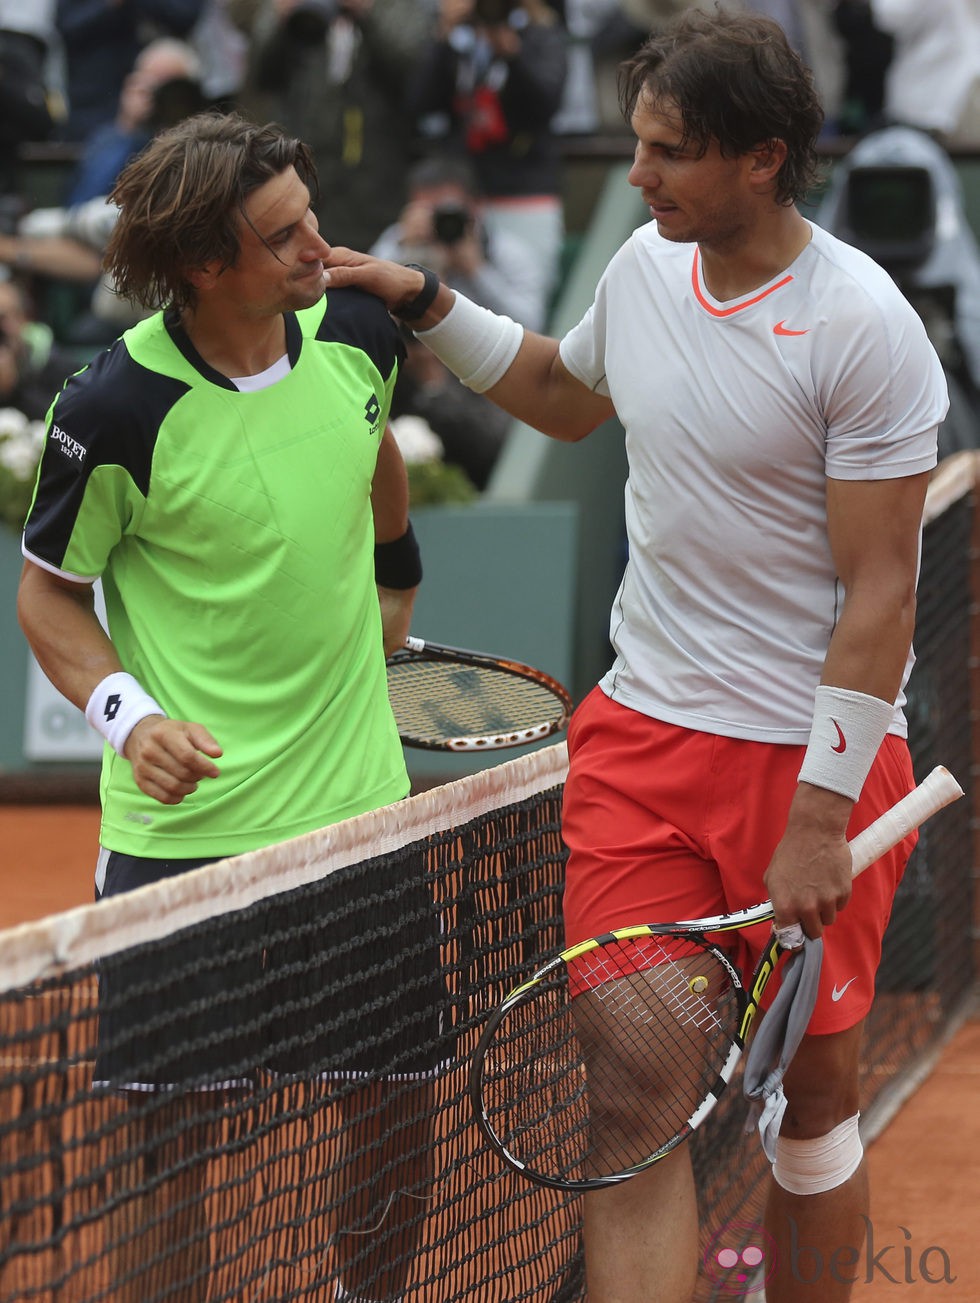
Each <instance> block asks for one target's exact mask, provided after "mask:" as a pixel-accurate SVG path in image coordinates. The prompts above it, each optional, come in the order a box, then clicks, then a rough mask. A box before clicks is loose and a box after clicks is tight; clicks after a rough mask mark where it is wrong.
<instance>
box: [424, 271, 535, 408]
mask: <svg viewBox="0 0 980 1303" xmlns="http://www.w3.org/2000/svg"><path fill="white" fill-rule="evenodd" d="M416 335H417V338H419V339H420V340H421V341H422V343H423V344H424V345H425V346H426V348H429V349H431V350H432V352H433V353H435V355H436V357H437V358H439V360H440V361H441V362H444V363H445V364H446V366H447V367H449V370H450V371H452V373H453V375H455V376H459V378H460V380H461V381H462V382H463V384H464V385H465V386H466V387H467V389H472V390H473V391H474V393H477V394H482V393H486V391H487V390H488V389H490V388H492V387H493V386H494V385H495V384H496V383H497V381H498V380H499V379H500V378H501V376H502V375H503V374H504V372H505V371H506V370H507V368H508V367H509V366H510V364H511V362H513V360H514V358H515V357H516V356H517V354H518V351H519V350H520V347H521V344H522V343H523V340H524V327H523V326H519V325H518V324H517V322H516V321H512V320H511V318H510V317H502V316H498V315H497V313H496V312H491V311H490V309H489V308H481V307H480V306H479V305H478V304H476V303H474V302H473V301H472V300H471V299H468V298H467V297H466V296H465V294H460V293H459V291H458V290H457V291H456V302H455V303H454V304H453V306H452V307H451V308H450V309H449V311H448V312H447V313H446V315H445V316H444V317H443V319H442V320H441V321H438V322H436V324H435V325H434V326H431V327H430V328H429V329H428V330H420V331H417V332H416Z"/></svg>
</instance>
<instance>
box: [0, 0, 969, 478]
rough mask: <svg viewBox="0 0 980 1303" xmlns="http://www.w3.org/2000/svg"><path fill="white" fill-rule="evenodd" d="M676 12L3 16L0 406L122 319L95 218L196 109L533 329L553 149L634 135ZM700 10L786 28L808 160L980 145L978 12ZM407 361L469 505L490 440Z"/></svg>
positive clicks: (594, 3)
mask: <svg viewBox="0 0 980 1303" xmlns="http://www.w3.org/2000/svg"><path fill="white" fill-rule="evenodd" d="M695 3H696V4H698V5H700V7H703V8H711V7H713V6H714V3H715V0H32V3H31V4H29V5H28V4H24V3H23V0H0V278H3V279H5V280H7V281H9V282H10V284H11V285H12V286H13V287H14V289H15V291H16V292H15V293H11V294H9V295H7V296H6V297H5V298H4V301H3V303H0V408H2V407H9V406H12V405H16V404H17V403H20V402H22V401H26V399H24V398H23V395H24V394H26V393H28V392H29V393H31V394H34V395H37V394H43V392H45V386H46V385H48V384H50V383H51V378H52V374H53V372H55V371H58V370H59V369H62V368H64V367H66V366H68V365H69V362H70V361H71V360H72V359H73V358H77V357H81V356H83V355H84V353H85V350H86V349H88V350H89V351H94V349H95V348H96V347H98V346H100V345H102V344H104V343H108V342H109V341H110V340H111V339H112V338H113V337H114V336H115V335H116V334H118V333H119V332H120V330H122V329H124V328H125V327H126V326H127V325H130V324H132V323H133V321H135V320H136V319H137V315H136V313H135V311H134V309H132V307H131V306H130V305H128V304H126V303H125V302H124V301H121V300H120V299H119V298H118V296H116V295H115V294H114V293H113V291H112V286H111V285H107V284H106V283H105V282H104V280H103V279H102V276H101V270H100V260H101V253H102V250H103V248H104V245H105V242H106V240H107V239H108V236H109V233H110V232H111V229H112V223H113V219H114V213H113V209H112V206H111V205H110V204H108V203H107V198H106V197H107V196H108V194H109V193H110V192H111V190H112V186H113V183H114V180H115V178H116V176H117V175H118V174H119V171H120V170H121V168H122V167H123V166H124V165H125V163H126V161H127V159H128V158H130V157H131V156H133V155H134V154H135V153H137V152H138V151H139V150H140V149H141V148H142V147H143V146H144V145H145V144H146V143H147V141H148V140H149V139H150V138H151V137H152V135H153V134H154V133H155V132H157V131H159V130H160V129H161V128H164V127H166V126H168V125H169V124H171V123H173V122H175V121H178V120H179V119H180V118H182V117H184V116H186V115H188V114H190V113H193V112H196V111H198V110H200V109H202V108H205V107H210V106H214V107H218V108H221V109H234V110H237V111H239V112H241V113H243V114H245V115H246V116H247V117H250V118H253V119H255V120H257V121H268V120H275V121H277V122H279V123H281V124H282V125H283V126H285V127H286V128H287V129H288V130H290V131H291V132H293V133H294V134H296V135H298V136H300V137H302V138H303V139H304V140H306V141H308V142H309V144H310V145H311V146H312V148H313V150H314V155H315V159H316V164H317V168H318V173H319V178H320V186H321V191H320V197H319V199H318V201H317V216H318V218H319V221H320V226H321V230H322V231H323V233H324V235H325V236H326V238H327V239H328V240H329V241H330V242H331V243H334V244H340V245H350V246H352V247H355V248H359V249H365V250H371V251H376V252H378V253H380V254H383V255H384V256H386V257H395V258H398V259H400V260H402V261H414V262H421V263H425V264H427V265H431V266H432V267H434V268H435V269H436V270H437V271H438V272H439V273H440V275H441V276H443V277H444V278H445V279H447V280H448V281H449V282H450V283H451V284H453V285H455V286H456V287H458V288H459V289H461V290H462V291H463V292H465V293H466V294H467V295H468V296H469V297H471V298H473V299H475V300H476V301H477V302H480V303H483V304H484V305H486V306H487V307H490V308H492V309H494V310H495V311H498V312H505V313H507V314H508V315H510V316H512V317H514V319H515V320H518V321H520V322H521V323H522V324H525V325H527V326H528V327H530V328H532V329H536V328H541V327H543V326H544V324H545V322H546V317H547V312H548V308H549V304H550V302H551V299H552V296H553V294H554V291H555V288H556V285H557V283H558V281H559V279H560V275H561V265H562V263H561V259H562V251H563V248H564V247H565V238H566V232H565V226H564V212H563V201H562V195H563V156H564V154H565V151H566V148H567V146H566V144H565V142H566V141H567V140H568V138H570V137H579V138H581V137H588V136H591V135H596V134H601V135H607V134H609V133H622V134H625V133H627V132H628V128H627V126H626V124H625V123H624V122H623V120H622V117H621V115H620V112H619V107H618V99H617V91H616V67H617V65H618V64H619V62H620V61H621V60H622V59H623V58H624V57H626V56H627V55H628V54H629V53H631V52H632V51H633V50H634V49H635V48H636V46H637V45H638V44H639V42H640V41H641V40H642V38H643V36H644V35H645V34H646V33H647V32H649V31H651V30H653V29H655V28H656V27H657V26H658V25H660V24H663V23H664V22H665V21H667V20H669V19H670V18H671V17H672V16H674V15H675V14H676V13H678V12H679V11H680V10H682V9H686V8H689V7H692V5H693V4H695ZM718 3H720V4H722V5H723V6H724V7H731V8H736V7H737V8H749V9H756V10H759V11H761V12H764V13H766V14H768V15H769V16H770V17H773V18H776V19H777V20H778V21H779V22H780V23H781V24H782V25H783V27H784V29H785V30H786V31H787V33H788V35H789V36H790V39H791V41H792V42H793V43H794V45H795V46H796V47H797V48H798V49H799V50H800V52H801V53H802V54H803V56H804V57H805V58H806V60H807V62H808V63H809V64H810V66H811V67H812V68H813V70H814V74H815V77H816V80H817V84H818V88H819V90H820V93H821V96H822V99H823V102H824V105H825V108H826V111H827V127H826V130H827V134H828V136H831V137H833V136H856V135H859V134H861V133H862V132H865V131H867V130H869V129H871V128H873V127H875V126H877V125H879V124H881V123H885V122H889V121H898V122H906V123H909V124H910V125H913V126H916V127H920V128H922V129H924V130H927V131H929V132H930V133H933V134H934V135H936V136H937V137H938V138H939V139H940V140H941V141H943V142H944V143H949V144H953V145H964V146H971V145H976V146H977V147H980V0H930V3H929V4H923V3H922V2H921V0H718ZM52 141H53V142H61V143H62V144H63V145H64V147H65V152H66V153H67V154H69V155H70V156H71V158H72V160H73V161H72V163H71V165H70V166H68V167H66V174H65V188H64V194H63V195H59V196H58V200H59V203H58V204H57V205H56V206H48V207H44V208H40V207H37V206H34V205H32V204H31V202H30V199H29V197H28V196H27V195H26V194H25V193H24V192H23V176H24V170H23V153H24V147H25V145H29V144H32V143H38V142H52ZM59 293H60V294H61V298H60V299H59V297H58V296H59ZM66 302H67V303H68V305H69V307H68V310H67V311H66V309H65V307H64V304H65V303H66ZM59 305H60V306H59ZM44 318H47V324H48V327H49V328H48V330H47V334H45V332H44V330H41V331H38V330H37V329H36V327H37V326H38V325H42V326H43V325H44V324H45V322H44V321H43V320H39V319H44ZM28 327H32V329H31V330H27V328H28ZM25 330H27V333H28V335H29V336H30V339H31V346H30V347H27V346H26V345H25V344H23V343H22V335H23V333H24V331H25ZM39 336H40V337H41V339H42V341H43V340H47V344H46V346H45V345H44V344H43V343H42V344H41V345H39V343H38V337H39ZM406 344H407V346H408V350H409V351H408V356H407V360H406V364H405V366H404V368H403V373H402V377H401V379H400V381H399V391H398V395H397V403H396V411H408V412H412V413H414V414H416V415H418V416H421V417H423V418H424V419H425V421H427V422H428V424H429V426H430V427H431V428H432V430H433V431H435V432H436V434H437V435H438V436H439V438H440V439H441V440H442V443H443V445H444V446H445V449H446V456H447V458H449V459H451V460H454V461H456V462H458V464H459V465H461V466H462V467H463V469H464V470H465V471H466V473H467V475H468V476H469V477H470V479H471V480H472V482H473V483H474V485H475V486H476V487H478V488H480V487H483V485H484V484H485V483H486V480H487V477H488V475H489V472H490V469H491V468H492V465H493V462H494V459H495V457H496V455H497V452H498V451H499V448H500V446H501V444H502V441H503V439H504V438H505V433H506V428H505V426H506V423H505V422H502V420H501V416H500V413H499V412H498V411H497V410H496V409H493V408H491V406H490V405H489V404H488V403H486V402H485V400H483V399H478V398H475V397H474V396H473V395H471V394H469V392H468V391H463V390H462V388H461V386H460V385H459V384H458V382H457V381H456V380H455V379H454V378H453V377H452V376H450V375H449V373H448V372H446V371H445V370H444V368H442V367H441V366H440V365H439V364H438V363H437V362H435V361H434V359H433V358H432V357H431V356H430V355H429V354H428V353H427V351H426V350H425V349H420V348H417V347H414V348H413V347H412V346H411V339H410V337H409V338H407V339H406ZM66 346H67V348H66ZM71 369H73V367H72V368H71ZM38 374H40V375H41V376H43V380H42V381H41V383H40V384H39V383H38ZM52 396H53V395H52ZM40 401H41V399H40V398H35V400H34V406H35V407H36V406H37V404H38V402H40Z"/></svg>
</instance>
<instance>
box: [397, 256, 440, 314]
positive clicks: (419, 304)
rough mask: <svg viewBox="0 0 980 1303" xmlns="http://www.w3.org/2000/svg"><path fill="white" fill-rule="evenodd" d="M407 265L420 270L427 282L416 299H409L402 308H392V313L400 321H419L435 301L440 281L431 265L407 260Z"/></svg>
mask: <svg viewBox="0 0 980 1303" xmlns="http://www.w3.org/2000/svg"><path fill="white" fill-rule="evenodd" d="M405 266H406V267H411V269H412V270H413V271H420V272H421V273H422V275H423V276H424V277H425V284H424V285H423V286H422V288H421V289H420V290H419V292H418V294H416V296H415V298H414V299H409V301H408V302H407V303H405V304H403V305H402V306H401V307H400V308H392V309H391V315H392V316H393V317H397V318H398V319H399V320H400V321H418V319H419V317H424V316H425V314H426V313H427V312H428V310H429V309H430V308H431V307H432V304H433V303H434V302H435V297H436V295H437V294H438V293H439V285H440V281H439V277H438V276H437V275H436V274H435V272H434V271H432V270H431V268H429V267H422V266H421V265H420V264H419V263H417V262H406V263H405Z"/></svg>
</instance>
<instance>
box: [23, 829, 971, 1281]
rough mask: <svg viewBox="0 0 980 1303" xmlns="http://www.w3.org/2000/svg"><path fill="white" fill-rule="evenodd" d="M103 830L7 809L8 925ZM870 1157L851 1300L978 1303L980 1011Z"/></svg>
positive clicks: (57, 898)
mask: <svg viewBox="0 0 980 1303" xmlns="http://www.w3.org/2000/svg"><path fill="white" fill-rule="evenodd" d="M98 827H99V816H98V811H97V809H96V808H95V807H94V806H91V805H78V806H57V805H37V806H30V805H0V882H2V891H0V928H7V927H14V926H16V925H17V924H20V923H24V922H28V921H30V920H32V919H37V918H41V917H43V916H44V915H46V914H50V913H56V912H59V911H61V910H64V909H71V908H74V907H75V906H78V905H86V904H88V903H89V902H90V901H91V899H92V877H93V872H94V866H95V856H96V847H97V842H98ZM0 961H2V950H0ZM869 1162H870V1170H871V1182H872V1190H873V1197H872V1208H871V1221H872V1233H871V1240H870V1243H871V1244H873V1255H872V1254H871V1253H870V1252H866V1253H865V1256H864V1258H863V1259H862V1260H861V1261H860V1262H859V1263H858V1265H857V1266H856V1267H855V1268H853V1269H852V1270H851V1272H850V1273H849V1274H851V1275H854V1276H856V1277H857V1279H858V1281H859V1283H858V1285H857V1286H856V1288H855V1290H854V1295H853V1297H854V1299H862V1300H863V1299H866V1298H867V1299H871V1298H873V1299H880V1300H882V1301H883V1303H884V1300H893V1303H920V1300H922V1301H923V1303H924V1301H925V1300H934V1301H935V1303H980V1233H978V1232H980V1014H977V1013H974V1014H973V1015H972V1016H971V1017H969V1018H968V1019H967V1020H966V1021H965V1022H963V1023H962V1025H961V1026H960V1027H959V1028H958V1029H957V1030H956V1032H955V1034H954V1035H953V1036H952V1038H951V1039H950V1040H949V1041H948V1043H947V1044H946V1045H945V1046H944V1047H943V1048H942V1050H941V1052H940V1054H939V1055H938V1058H937V1060H936V1063H935V1066H934V1068H933V1070H932V1071H931V1073H930V1074H929V1075H928V1076H927V1077H926V1078H925V1080H924V1082H923V1084H922V1085H921V1086H920V1087H919V1088H918V1089H917V1090H916V1091H915V1093H914V1094H912V1096H911V1097H910V1098H909V1099H908V1101H907V1102H906V1103H905V1104H904V1106H903V1107H902V1108H901V1109H900V1110H899V1111H898V1112H897V1114H896V1115H895V1116H894V1117H893V1118H892V1120H891V1121H890V1122H889V1124H888V1125H887V1127H886V1128H885V1130H884V1131H883V1132H882V1133H881V1135H880V1136H879V1137H878V1138H877V1139H876V1140H875V1141H874V1143H873V1144H872V1146H871V1148H870V1155H869ZM947 1276H948V1277H952V1278H953V1279H952V1280H948V1279H947ZM651 1303H654V1300H651Z"/></svg>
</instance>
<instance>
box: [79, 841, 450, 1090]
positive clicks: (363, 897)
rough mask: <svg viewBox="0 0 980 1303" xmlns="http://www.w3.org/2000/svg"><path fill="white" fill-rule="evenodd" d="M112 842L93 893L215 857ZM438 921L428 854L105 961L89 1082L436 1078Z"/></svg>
mask: <svg viewBox="0 0 980 1303" xmlns="http://www.w3.org/2000/svg"><path fill="white" fill-rule="evenodd" d="M213 862H214V861H213V860H211V859H204V860H202V859H195V860H151V859H141V858H139V857H136V856H132V855H124V854H120V853H118V852H115V851H113V852H111V853H110V854H109V856H108V863H107V865H106V869H105V880H104V883H103V887H102V891H101V893H100V899H106V898H107V897H110V896H115V895H119V894H121V893H123V892H128V891H132V890H134V889H135V888H137V887H141V886H145V885H147V884H149V883H152V882H157V881H160V880H161V879H163V878H166V877H171V876H175V875H176V874H179V873H184V872H187V871H189V870H191V869H196V868H200V867H202V866H203V865H205V864H210V863H213ZM452 1022H453V1016H452V1000H451V997H450V992H449V989H448V986H447V980H446V973H445V971H444V969H443V964H442V950H441V929H440V918H439V912H438V908H437V906H436V904H435V903H434V900H433V896H432V891H431V888H430V886H429V884H428V882H427V881H426V878H425V872H424V867H423V865H422V863H421V855H420V853H419V852H418V851H417V850H416V851H414V852H411V853H410V858H409V859H408V861H406V859H404V858H400V857H395V858H394V859H385V860H384V861H379V862H376V863H370V864H368V865H364V864H358V865H352V866H350V867H349V868H342V869H338V870H336V871H335V872H333V873H331V874H329V875H328V876H327V877H326V878H324V879H323V880H322V881H320V882H318V883H315V884H313V885H308V886H304V887H301V888H299V889H297V890H296V891H292V892H286V893H283V894H280V895H275V896H271V897H269V898H267V899H266V900H263V901H260V902H258V903H256V904H254V905H251V906H248V907H247V908H245V909H242V910H237V911H234V912H232V913H230V914H227V915H222V916H219V917H218V918H217V919H209V920H207V921H205V922H202V923H201V924H198V925H194V926H192V927H189V928H186V929H184V930H182V931H181V932H178V933H175V934H173V935H171V936H168V937H166V938H164V939H162V940H161V941H154V942H149V943H145V944H143V945H141V946H139V947H137V948H135V949H132V950H127V951H122V952H120V953H119V954H118V955H112V956H109V957H107V958H105V959H103V960H101V961H100V963H99V1036H98V1053H97V1059H96V1065H95V1072H94V1078H95V1081H96V1082H97V1083H100V1084H102V1085H105V1086H111V1087H113V1088H117V1089H120V1088H126V1089H134V1090H140V1089H145V1090H152V1089H156V1088H166V1087H171V1088H172V1087H175V1086H179V1087H182V1088H185V1089H194V1088H197V1089H215V1088H223V1087H248V1086H250V1085H251V1084H253V1083H254V1082H255V1080H256V1079H257V1075H258V1073H259V1072H260V1071H263V1070H265V1071H269V1072H273V1073H275V1074H279V1075H286V1076H296V1077H307V1078H308V1077H324V1078H334V1079H337V1080H348V1081H350V1080H359V1079H365V1080H380V1079H395V1080H412V1079H419V1078H424V1077H429V1076H432V1075H433V1074H434V1073H436V1072H438V1071H439V1070H440V1069H441V1068H443V1067H445V1066H447V1065H448V1063H449V1061H450V1060H451V1058H452V1056H453V1046H454V1036H453V1033H452Z"/></svg>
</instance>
